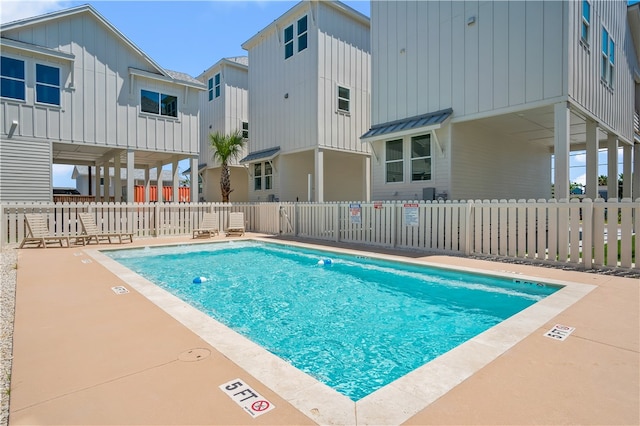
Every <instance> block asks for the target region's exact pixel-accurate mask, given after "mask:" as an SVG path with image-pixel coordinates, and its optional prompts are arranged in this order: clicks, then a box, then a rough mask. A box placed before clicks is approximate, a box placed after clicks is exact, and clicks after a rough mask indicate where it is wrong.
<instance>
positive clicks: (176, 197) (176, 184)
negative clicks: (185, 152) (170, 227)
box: [171, 159, 180, 203]
mask: <svg viewBox="0 0 640 426" xmlns="http://www.w3.org/2000/svg"><path fill="white" fill-rule="evenodd" d="M171 171H172V172H173V202H174V203H178V202H180V190H179V188H180V170H178V160H177V159H174V160H173V161H172V162H171Z"/></svg>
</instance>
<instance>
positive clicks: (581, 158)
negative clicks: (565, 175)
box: [571, 153, 587, 164]
mask: <svg viewBox="0 0 640 426" xmlns="http://www.w3.org/2000/svg"><path fill="white" fill-rule="evenodd" d="M571 159H572V160H573V162H574V164H587V154H586V153H581V154H576V155H572V156H571Z"/></svg>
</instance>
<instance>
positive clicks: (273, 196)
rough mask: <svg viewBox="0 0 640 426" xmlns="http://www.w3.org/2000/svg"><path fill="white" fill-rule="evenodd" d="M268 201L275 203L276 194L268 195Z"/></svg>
mask: <svg viewBox="0 0 640 426" xmlns="http://www.w3.org/2000/svg"><path fill="white" fill-rule="evenodd" d="M267 201H268V202H270V203H273V202H275V201H276V195H275V194H269V195H267Z"/></svg>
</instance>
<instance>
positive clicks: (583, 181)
mask: <svg viewBox="0 0 640 426" xmlns="http://www.w3.org/2000/svg"><path fill="white" fill-rule="evenodd" d="M571 181H572V182H575V183H579V184H581V185H586V183H587V175H586V173H583V174H581V175H580V176H578V177H577V178H575V179H572V180H571Z"/></svg>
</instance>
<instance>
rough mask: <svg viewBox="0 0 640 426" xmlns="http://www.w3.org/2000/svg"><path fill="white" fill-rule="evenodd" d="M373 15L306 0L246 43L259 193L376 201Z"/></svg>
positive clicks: (254, 190)
mask: <svg viewBox="0 0 640 426" xmlns="http://www.w3.org/2000/svg"><path fill="white" fill-rule="evenodd" d="M369 37H370V33H369V19H368V18H367V17H366V16H364V15H362V14H360V13H359V12H357V11H355V10H353V9H351V8H349V7H348V6H346V5H344V4H342V3H340V2H333V1H303V2H301V3H298V4H297V5H296V6H294V7H293V8H292V9H290V10H289V11H288V12H286V13H285V14H284V15H282V16H281V17H279V18H278V19H276V20H275V21H274V22H273V23H272V24H271V25H269V26H267V27H266V28H264V29H263V30H261V31H260V32H258V33H257V34H256V35H255V36H254V37H252V38H251V39H249V40H248V41H247V42H245V43H244V44H243V45H242V47H243V48H244V49H246V50H247V51H248V53H249V63H250V67H249V122H250V124H251V135H250V138H249V139H250V143H249V155H247V156H246V157H245V158H244V159H243V160H242V163H243V164H247V165H248V167H249V179H250V182H249V199H250V200H252V201H268V200H274V199H279V200H281V201H296V200H300V201H307V200H308V199H310V200H313V201H338V200H363V199H367V198H368V196H369V192H370V163H371V160H370V149H369V146H367V145H366V144H362V143H361V142H360V140H359V137H360V135H362V133H364V131H366V130H367V129H368V128H369V117H370V110H369V97H370V95H369V93H370V82H369V75H370V49H369V45H370V39H369Z"/></svg>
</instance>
